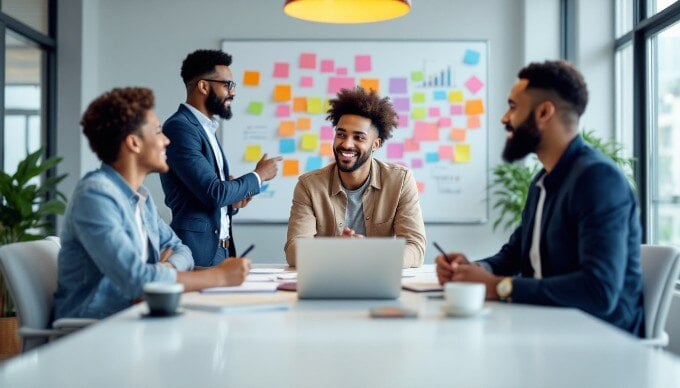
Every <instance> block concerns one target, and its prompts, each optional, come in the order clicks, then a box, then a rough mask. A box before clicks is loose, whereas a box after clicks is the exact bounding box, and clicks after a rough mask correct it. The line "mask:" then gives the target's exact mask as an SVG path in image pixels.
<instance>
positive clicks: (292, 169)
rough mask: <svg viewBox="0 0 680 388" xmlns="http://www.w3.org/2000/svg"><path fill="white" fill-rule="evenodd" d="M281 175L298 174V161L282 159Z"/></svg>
mask: <svg viewBox="0 0 680 388" xmlns="http://www.w3.org/2000/svg"><path fill="white" fill-rule="evenodd" d="M282 170H283V172H282V174H281V175H283V176H298V175H300V161H299V160H297V159H284V160H283V163H282Z"/></svg>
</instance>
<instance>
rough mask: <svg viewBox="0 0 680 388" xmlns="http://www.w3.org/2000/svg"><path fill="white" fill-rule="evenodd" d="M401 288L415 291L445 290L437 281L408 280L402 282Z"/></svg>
mask: <svg viewBox="0 0 680 388" xmlns="http://www.w3.org/2000/svg"><path fill="white" fill-rule="evenodd" d="M401 288H403V289H404V290H408V291H413V292H430V291H444V288H443V287H442V286H441V285H439V283H437V282H408V283H402V285H401Z"/></svg>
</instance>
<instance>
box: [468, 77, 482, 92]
mask: <svg viewBox="0 0 680 388" xmlns="http://www.w3.org/2000/svg"><path fill="white" fill-rule="evenodd" d="M465 87H466V88H468V90H469V91H471V92H472V94H475V93H477V92H478V91H479V89H481V88H483V87H484V83H483V82H482V81H480V80H479V78H477V77H475V76H474V75H473V76H472V77H470V78H468V80H467V81H465Z"/></svg>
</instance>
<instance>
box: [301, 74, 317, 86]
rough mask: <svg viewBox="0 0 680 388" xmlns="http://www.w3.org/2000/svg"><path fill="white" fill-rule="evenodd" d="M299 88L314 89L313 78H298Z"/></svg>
mask: <svg viewBox="0 0 680 388" xmlns="http://www.w3.org/2000/svg"><path fill="white" fill-rule="evenodd" d="M300 87H302V88H311V87H314V78H312V77H310V76H303V77H300Z"/></svg>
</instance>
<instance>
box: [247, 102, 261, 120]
mask: <svg viewBox="0 0 680 388" xmlns="http://www.w3.org/2000/svg"><path fill="white" fill-rule="evenodd" d="M263 107H264V104H262V103H261V102H259V101H251V102H250V104H248V113H250V114H251V115H256V116H259V115H261V114H262V108H263Z"/></svg>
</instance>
